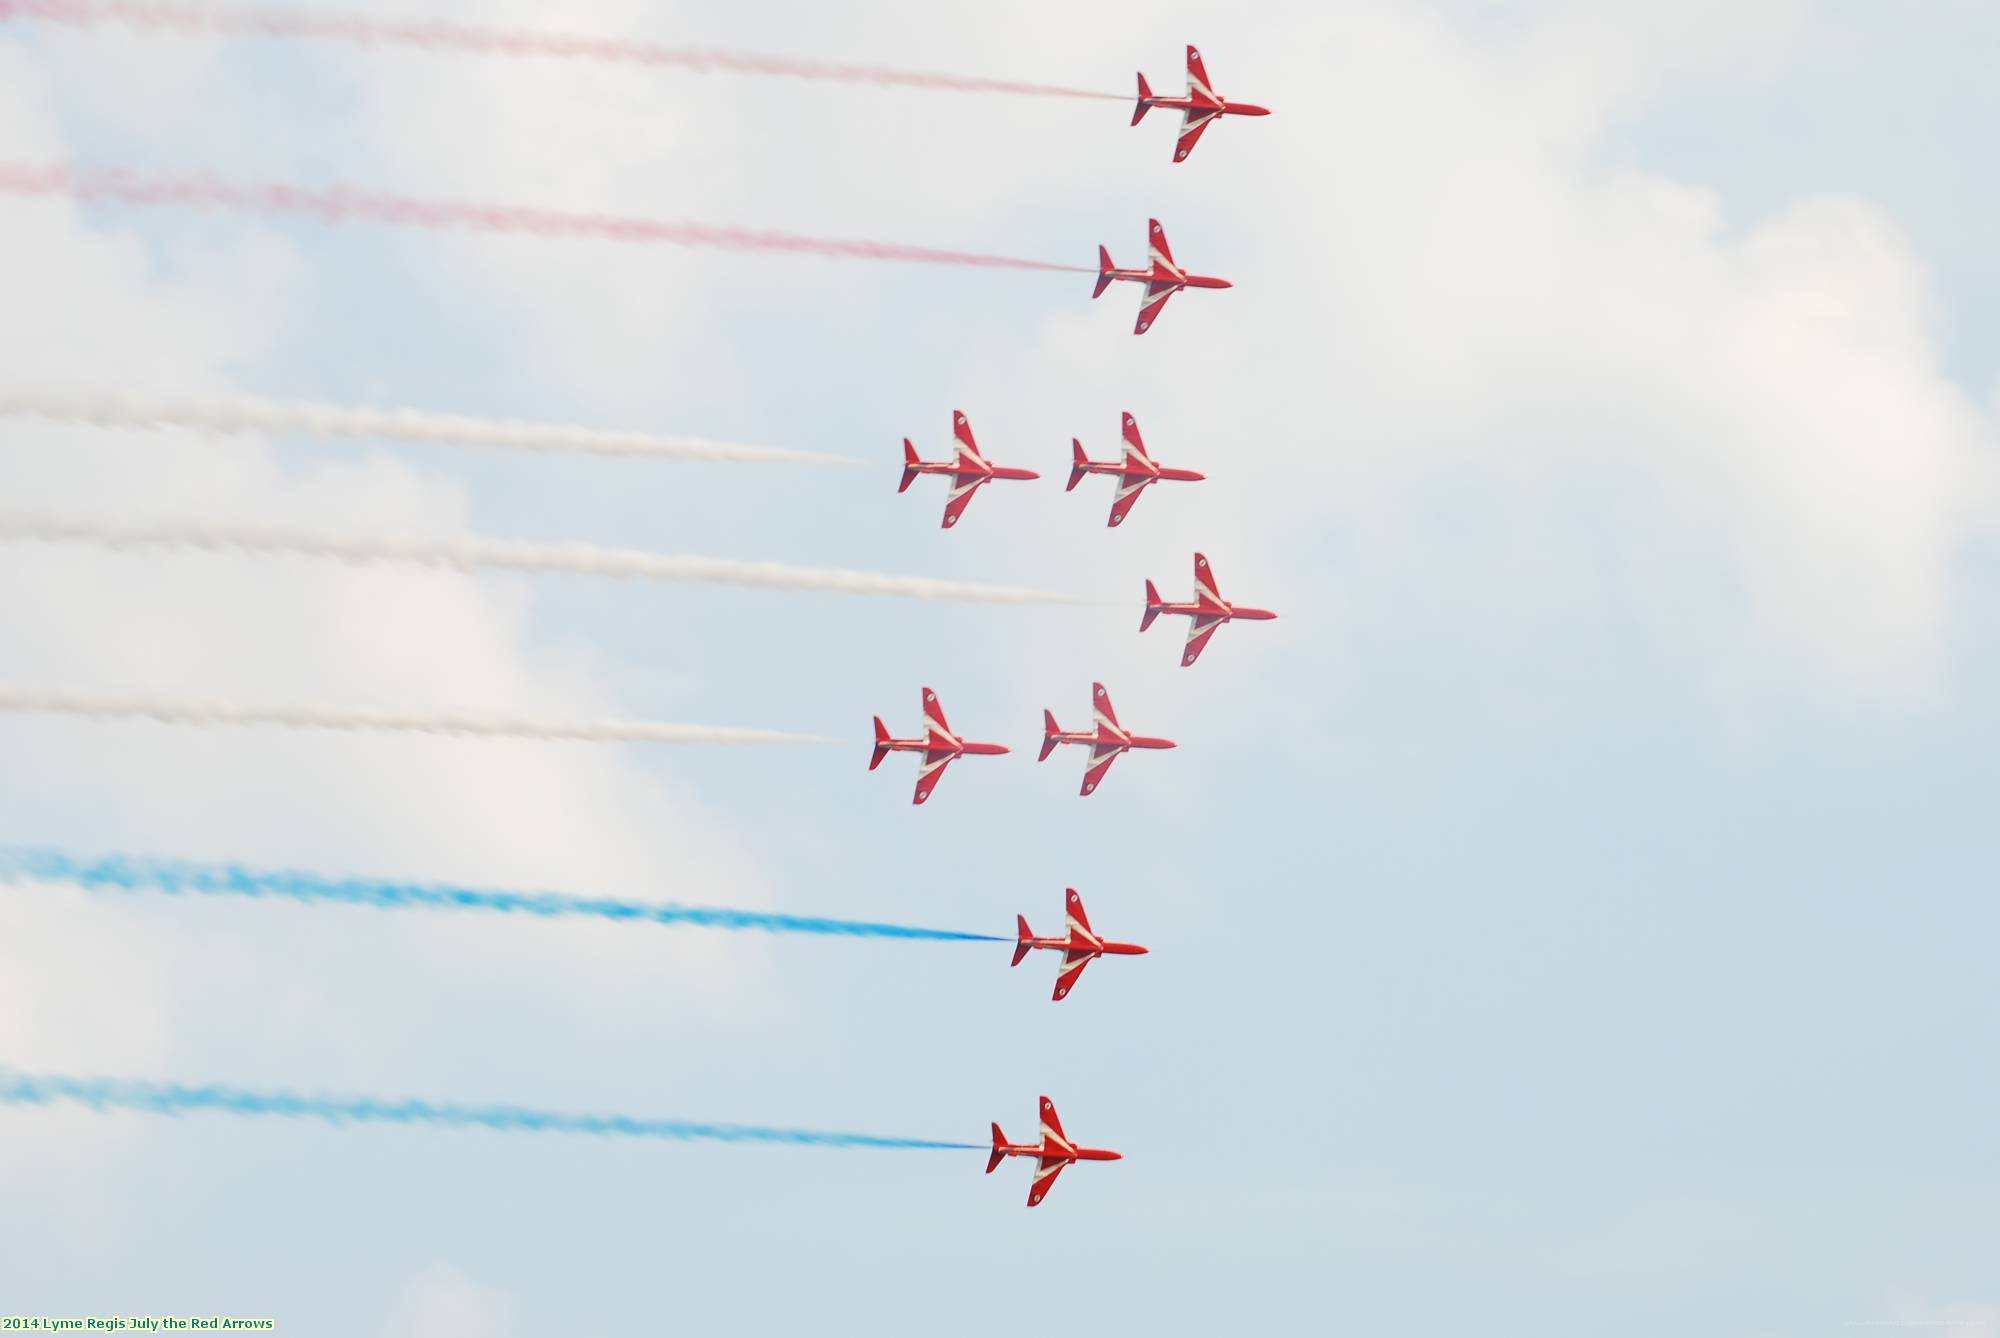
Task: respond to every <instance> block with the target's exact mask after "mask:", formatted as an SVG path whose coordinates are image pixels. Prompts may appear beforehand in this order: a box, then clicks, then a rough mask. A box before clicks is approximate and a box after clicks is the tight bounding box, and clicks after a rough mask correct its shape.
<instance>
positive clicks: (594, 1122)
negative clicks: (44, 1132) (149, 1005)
mask: <svg viewBox="0 0 2000 1338" xmlns="http://www.w3.org/2000/svg"><path fill="white" fill-rule="evenodd" d="M0 1102H6V1103H8V1104H11V1105H17V1106H47V1105H53V1104H55V1103H57V1102H72V1103H74V1104H77V1105H83V1106H89V1107H91V1108H92V1109H93V1110H138V1111H145V1112H146V1113H148V1114H152V1115H180V1114H185V1113H187V1112H191V1111H204V1110H215V1111H226V1112H228V1113H229V1114H232V1115H277V1116H283V1117H287V1118H290V1119H308V1120H324V1121H326V1122H327V1123H328V1124H429V1125H435V1126H437V1127H439V1128H445V1129H497V1130H502V1131H505V1132H508V1133H545V1134H605V1135H611V1136H615V1137H620V1138H648V1139H671V1140H674V1141H676V1142H685V1141H688V1140H691V1139H702V1140H707V1141H712V1142H718V1143H791V1144H802V1145H805V1146H808V1147H828V1148H940V1149H953V1150H955V1149H961V1148H969V1149H973V1150H979V1149H983V1148H984V1147H985V1144H983V1143H942V1142H938V1141H936V1140H935V1139H929V1138H888V1137H884V1136H882V1135H879V1134H839V1133H823V1132H821V1131H819V1130H816V1129H773V1128H768V1127H765V1126H762V1125H755V1124H697V1123H694V1122H691V1121H688V1120H660V1119H646V1118H643V1117H640V1116H634V1115H573V1114H566V1113H564V1112H561V1111H549V1110H534V1109H530V1108H528V1107H525V1106H464V1105H458V1104H456V1103H454V1102H432V1101H411V1100H383V1099H380V1098H375V1097H331V1096H312V1095H306V1094H301V1093H297V1092H253V1091H247V1090H245V1089H243V1088H240V1087H221V1086H207V1085H204V1086H198V1087H197V1086H192V1085H189V1084H185V1083H171V1082H144V1081H139V1080H134V1079H130V1078H76V1077H69V1076H66V1075H63V1074H51V1073H20V1072H16V1071H14V1070H12V1069H0Z"/></svg>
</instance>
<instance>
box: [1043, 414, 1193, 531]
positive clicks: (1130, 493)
mask: <svg viewBox="0 0 2000 1338" xmlns="http://www.w3.org/2000/svg"><path fill="white" fill-rule="evenodd" d="M1069 444H1070V449H1071V450H1072V451H1073V452H1074V457H1073V458H1074V463H1073V464H1071V465H1070V470H1069V486H1068V487H1067V488H1065V489H1063V491H1064V492H1074V491H1075V490H1076V485H1077V484H1079V483H1081V482H1083V476H1084V475H1085V474H1116V475H1117V476H1118V491H1117V492H1115V493H1113V494H1112V497H1111V519H1109V520H1107V521H1105V522H1104V523H1105V524H1106V525H1116V524H1118V523H1119V522H1120V521H1122V520H1124V519H1125V515H1126V513H1127V512H1129V511H1130V510H1131V509H1132V506H1133V504H1134V503H1135V502H1137V501H1138V500H1139V494H1140V493H1141V492H1143V491H1144V490H1145V489H1146V488H1147V487H1149V486H1150V485H1152V484H1155V483H1158V482H1159V481H1160V480H1161V479H1171V480H1173V481H1174V482H1176V483H1199V482H1201V481H1202V478H1203V477H1204V476H1203V475H1200V474H1197V473H1195V472H1194V471H1193V470H1192V469H1163V468H1161V467H1160V466H1159V465H1156V464H1154V463H1153V458H1152V457H1151V456H1150V455H1147V454H1146V443H1145V442H1143V441H1140V440H1139V425H1138V424H1137V423H1136V422H1134V421H1133V420H1132V415H1131V414H1129V413H1128V414H1126V415H1125V458H1124V459H1122V460H1092V459H1090V458H1088V457H1087V456H1085V455H1084V453H1083V443H1082V442H1080V441H1078V440H1077V439H1076V438H1075V437H1071V438H1070V442H1069Z"/></svg>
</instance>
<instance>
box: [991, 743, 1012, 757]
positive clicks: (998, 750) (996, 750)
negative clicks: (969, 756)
mask: <svg viewBox="0 0 2000 1338" xmlns="http://www.w3.org/2000/svg"><path fill="white" fill-rule="evenodd" d="M1011 751H1012V749H1010V748H1008V747H1007V745H1006V744H1004V743H996V744H994V745H993V755H994V756H996V757H998V756H999V755H1000V754H1002V753H1006V752H1011Z"/></svg>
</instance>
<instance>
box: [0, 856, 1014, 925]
mask: <svg viewBox="0 0 2000 1338" xmlns="http://www.w3.org/2000/svg"><path fill="white" fill-rule="evenodd" d="M19 881H38V882H49V883H71V884H74V885H76V886H78V887H85V888H91V889H93V890H97V891H107V890H108V891H118V892H138V891H154V892H165V893H169V894H179V893H183V892H186V893H195V894H199V895H204V896H233V897H255V898H267V897H278V898H286V899H289V900H292V901H297V902H302V903H305V904H308V905H311V904H317V903H333V904H337V905H344V906H371V907H375V908H377V909H382V910H400V909H408V908H429V909H434V910H481V911H498V912H501V913H519V914H524V915H538V916H542V917H544V918H547V919H557V918H568V917H575V916H586V917H591V918H595V919H599V920H612V921H616V922H619V923H622V924H659V925H695V926H699V927H701V928H706V929H761V930H763V931H765V932H767V933H772V934H825V935H833V936H838V937H845V938H899V939H924V940H930V941H945V942H956V943H1009V942H1012V941H1013V940H1011V939H1006V938H1001V937H997V936H995V935H992V934H968V933H962V932H960V931H957V930H951V929H921V928H918V927H916V926H913V925H892V924H880V923H877V922H874V921H869V920H828V919H822V918H820V917H817V916H807V915H780V914H776V913H774V912H769V911H745V910H735V909H732V908H728V907H714V906H679V905H672V904H668V905H660V904H657V903H653V902H643V901H618V900H614V899H611V898H606V897H575V896H568V895H565V894H563V893H560V892H496V891H488V890H485V889H481V888H470V887H457V886H452V885H447V884H436V883H396V882H385V881H382V880H380V879H372V878H337V879H336V878H323V877H320V876H318V875H315V874H309V873H297V872H293V871H290V870H284V869H276V870H259V869H245V868H241V867H239V866H237V865H234V864H220V865H218V864H192V863H185V862H181V861H166V860H151V859H139V858H134V857H132V856H129V855H111V856H106V857H103V858H100V859H78V858H76V857H75V856H71V855H66V854H63V853H62V852H60V851H55V850H42V849H37V848H33V847H7V846H0V882H19Z"/></svg>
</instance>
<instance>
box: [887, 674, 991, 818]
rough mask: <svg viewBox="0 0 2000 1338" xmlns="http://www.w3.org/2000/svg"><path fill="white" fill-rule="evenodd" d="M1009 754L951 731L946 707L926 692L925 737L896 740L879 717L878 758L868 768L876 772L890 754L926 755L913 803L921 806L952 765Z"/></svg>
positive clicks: (919, 772) (933, 695)
mask: <svg viewBox="0 0 2000 1338" xmlns="http://www.w3.org/2000/svg"><path fill="white" fill-rule="evenodd" d="M1006 751H1007V747H1006V745H1005V744H1000V743H967V742H966V741H965V740H964V739H961V738H959V737H958V735H956V734H954V733H952V732H951V726H950V725H948V724H946V723H945V719H944V707H942V706H940V705H938V699H937V694H936V693H935V692H932V691H931V690H930V689H929V688H925V689H924V737H922V738H921V739H892V738H890V737H889V727H888V726H887V725H885V724H883V723H882V717H881V716H879V715H878V716H876V717H875V756H874V757H872V758H870V759H869V761H868V769H869V770H870V771H873V770H874V769H875V768H876V767H879V766H881V765H882V759H883V758H885V757H887V756H888V755H889V754H890V753H922V754H923V755H924V762H923V765H922V766H920V767H918V768H917V797H916V798H914V799H912V800H911V801H910V802H911V803H913V804H921V803H923V802H924V800H926V799H928V798H930V797H931V791H932V790H935V789H936V788H937V783H938V780H939V778H940V777H942V776H943V775H944V769H945V768H946V767H948V766H950V765H951V764H952V762H953V761H954V760H955V759H957V758H960V757H964V756H966V755H967V754H971V755H972V756H974V757H997V756H999V755H1000V754H1001V753H1004V752H1006Z"/></svg>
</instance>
